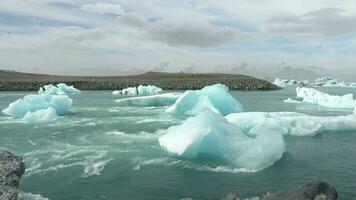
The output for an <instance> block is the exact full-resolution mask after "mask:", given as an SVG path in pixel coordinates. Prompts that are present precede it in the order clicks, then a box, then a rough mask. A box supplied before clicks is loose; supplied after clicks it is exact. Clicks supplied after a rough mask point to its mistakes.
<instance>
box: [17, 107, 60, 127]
mask: <svg viewBox="0 0 356 200" xmlns="http://www.w3.org/2000/svg"><path fill="white" fill-rule="evenodd" d="M57 117H58V115H57V113H56V110H55V109H54V108H52V107H49V108H47V109H42V110H37V111H34V112H30V111H28V112H27V113H26V115H25V116H24V117H23V118H22V119H21V121H22V122H24V123H37V122H47V121H51V120H55V119H57Z"/></svg>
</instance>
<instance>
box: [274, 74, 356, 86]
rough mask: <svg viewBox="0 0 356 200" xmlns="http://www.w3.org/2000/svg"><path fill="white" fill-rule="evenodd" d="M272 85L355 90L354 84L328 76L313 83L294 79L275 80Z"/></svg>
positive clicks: (355, 84)
mask: <svg viewBox="0 0 356 200" xmlns="http://www.w3.org/2000/svg"><path fill="white" fill-rule="evenodd" d="M273 84H275V85H277V86H278V87H286V86H308V87H351V88H356V83H352V82H351V83H349V82H345V81H340V80H338V79H334V78H332V77H329V76H327V77H322V78H318V79H315V80H314V81H309V80H302V81H297V80H294V79H279V78H276V79H275V80H274V81H273Z"/></svg>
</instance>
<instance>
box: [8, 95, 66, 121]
mask: <svg viewBox="0 0 356 200" xmlns="http://www.w3.org/2000/svg"><path fill="white" fill-rule="evenodd" d="M72 103H73V100H72V99H71V98H69V97H68V96H66V95H48V94H41V95H26V96H25V97H23V98H20V99H18V100H16V101H15V102H13V103H10V105H9V106H8V107H7V108H5V109H4V110H3V111H2V112H3V113H4V114H6V115H9V116H12V117H17V118H22V117H24V116H25V115H27V114H28V112H30V114H29V115H28V116H27V117H29V116H36V115H37V114H39V113H37V114H36V113H35V114H33V113H34V112H36V111H39V110H42V111H41V113H40V115H41V114H43V112H47V111H43V110H46V109H48V108H53V109H54V110H55V111H56V114H57V115H65V114H67V113H68V112H69V110H70V108H71V106H72ZM48 112H52V111H48ZM31 113H32V114H31ZM51 116H52V115H51Z"/></svg>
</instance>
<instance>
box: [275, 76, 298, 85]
mask: <svg viewBox="0 0 356 200" xmlns="http://www.w3.org/2000/svg"><path fill="white" fill-rule="evenodd" d="M273 84H275V85H277V86H278V87H286V86H291V85H297V84H298V82H297V81H296V80H294V79H292V80H287V79H279V78H276V79H275V80H274V81H273Z"/></svg>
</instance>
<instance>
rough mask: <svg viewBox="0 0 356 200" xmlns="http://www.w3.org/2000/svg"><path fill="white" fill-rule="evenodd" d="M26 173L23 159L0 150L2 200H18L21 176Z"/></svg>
mask: <svg viewBox="0 0 356 200" xmlns="http://www.w3.org/2000/svg"><path fill="white" fill-rule="evenodd" d="M24 173H25V164H24V162H23V161H22V158H21V157H19V156H16V155H14V154H12V153H10V152H8V151H1V150H0V200H16V199H17V197H18V194H19V189H18V187H19V183H20V179H21V176H22V175H23V174H24Z"/></svg>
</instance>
